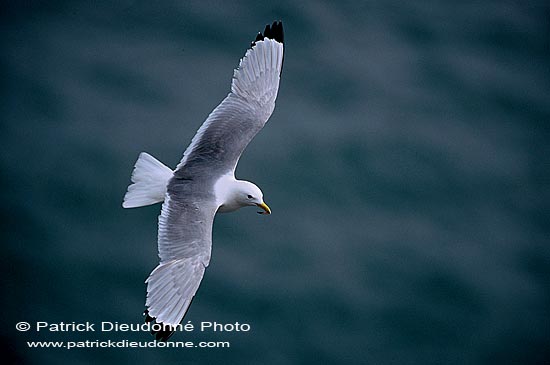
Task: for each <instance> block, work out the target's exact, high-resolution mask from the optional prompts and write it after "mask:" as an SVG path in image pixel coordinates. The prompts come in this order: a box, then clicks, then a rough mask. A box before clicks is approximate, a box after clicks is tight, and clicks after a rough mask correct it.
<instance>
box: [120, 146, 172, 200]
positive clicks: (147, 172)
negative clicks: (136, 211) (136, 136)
mask: <svg viewBox="0 0 550 365" xmlns="http://www.w3.org/2000/svg"><path fill="white" fill-rule="evenodd" d="M173 175H174V172H173V171H172V170H171V169H170V168H169V167H168V166H166V165H164V164H163V163H162V162H160V161H159V160H157V159H156V158H154V157H153V156H151V155H150V154H148V153H145V152H142V153H140V154H139V157H138V159H137V161H136V164H135V166H134V171H133V172H132V183H133V184H131V185H130V186H128V191H127V192H126V195H124V201H123V202H122V206H123V207H124V208H137V207H143V206H145V205H151V204H155V203H160V202H162V201H164V195H165V194H166V185H168V180H170V178H171V177H172V176H173Z"/></svg>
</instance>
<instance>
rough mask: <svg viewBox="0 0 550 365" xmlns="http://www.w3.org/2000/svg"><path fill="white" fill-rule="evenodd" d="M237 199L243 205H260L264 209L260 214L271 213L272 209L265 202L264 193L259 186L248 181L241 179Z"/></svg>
mask: <svg viewBox="0 0 550 365" xmlns="http://www.w3.org/2000/svg"><path fill="white" fill-rule="evenodd" d="M239 183H240V184H239V189H238V196H237V199H238V201H239V204H240V205H242V206H258V207H260V208H262V209H263V211H262V212H258V213H259V214H271V209H269V207H268V206H267V204H266V203H265V202H264V194H263V193H262V191H261V190H260V188H259V187H257V186H256V185H254V184H253V183H251V182H248V181H239Z"/></svg>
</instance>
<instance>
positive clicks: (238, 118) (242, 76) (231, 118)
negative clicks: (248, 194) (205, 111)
mask: <svg viewBox="0 0 550 365" xmlns="http://www.w3.org/2000/svg"><path fill="white" fill-rule="evenodd" d="M282 63H283V44H282V43H279V42H277V41H274V40H272V39H267V38H266V39H264V40H262V41H258V42H256V44H255V45H254V46H253V47H252V48H251V49H249V50H248V51H247V52H246V54H245V56H244V57H243V58H242V59H241V62H240V64H239V67H238V68H237V69H236V70H235V72H234V73H233V81H232V83H231V92H230V93H229V95H228V96H227V97H226V98H225V99H224V100H223V101H222V102H221V104H220V105H218V106H217V107H216V108H215V109H214V111H212V113H210V115H209V116H208V118H207V119H206V121H205V122H204V123H203V124H202V126H201V127H200V128H199V130H198V132H197V134H196V135H195V137H193V140H192V141H191V144H190V145H189V147H187V149H186V150H185V152H184V154H183V158H182V159H181V161H180V163H179V164H178V166H177V168H176V175H178V173H179V174H182V172H181V171H182V170H184V167H185V170H187V171H188V174H190V173H191V172H190V171H189V170H190V169H193V168H194V166H196V165H197V164H198V165H199V166H201V165H202V166H204V165H205V164H207V165H209V166H211V168H212V165H216V167H217V168H214V170H212V169H208V173H216V172H217V173H226V172H229V171H232V170H234V169H235V166H236V165H237V162H238V159H239V157H240V156H241V154H242V152H243V151H244V149H245V148H246V146H247V145H248V143H250V141H251V140H252V138H253V137H254V136H255V135H256V133H258V131H260V129H262V128H263V126H264V125H265V123H266V122H267V120H268V119H269V117H270V116H271V113H273V109H274V108H275V99H276V98H277V92H278V90H279V78H280V73H281V67H282ZM196 173H200V171H196V169H195V171H194V172H193V174H196ZM183 174H186V173H185V172H183ZM194 176H196V175H194Z"/></svg>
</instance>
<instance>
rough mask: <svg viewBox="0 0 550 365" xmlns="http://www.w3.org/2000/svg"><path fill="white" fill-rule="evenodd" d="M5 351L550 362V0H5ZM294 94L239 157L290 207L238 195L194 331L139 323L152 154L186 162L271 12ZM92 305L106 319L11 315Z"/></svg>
mask: <svg viewBox="0 0 550 365" xmlns="http://www.w3.org/2000/svg"><path fill="white" fill-rule="evenodd" d="M1 8H2V11H1V18H2V21H1V22H0V28H1V29H2V38H1V41H0V44H1V50H2V53H1V58H0V60H1V66H2V67H1V72H2V95H1V96H2V99H1V101H0V105H1V115H2V118H1V122H0V151H1V155H0V187H1V190H0V196H1V199H2V208H1V211H0V212H1V218H2V219H1V220H0V225H1V227H2V242H3V244H2V249H3V252H2V255H1V264H2V281H1V282H2V286H1V291H2V297H3V300H2V316H1V319H0V321H1V325H2V326H1V328H2V332H1V334H2V342H1V346H2V356H3V358H4V359H5V360H6V361H3V362H4V363H17V364H23V363H32V364H65V363H66V364H89V363H106V364H107V363H113V364H114V363H117V364H124V363H136V364H162V363H175V362H178V363H184V364H187V363H189V364H202V363H207V364H213V363H225V364H228V363H242V364H248V363H256V364H294V363H300V364H306V363H311V364H324V363H327V364H328V363H345V364H353V363H372V364H503V363H517V364H543V363H548V361H549V360H550V330H549V329H550V246H549V245H550V239H549V234H550V225H549V222H550V219H549V218H550V214H549V204H548V203H549V200H550V190H549V187H550V163H549V157H548V156H550V143H549V140H550V127H549V122H550V68H549V65H550V57H549V49H550V22H549V19H550V6H549V5H548V3H547V2H546V1H522V2H520V1H483V2H482V1H466V2H455V1H427V2H412V3H407V2H402V1H362V2H360V1H341V2H328V1H326V2H321V1H300V2H296V1H284V0H283V1H278V2H262V1H237V2H229V1H227V2H221V1H220V2H209V1H200V2H198V1H197V2H195V1H191V2H189V1H168V2H145V1H143V2H141V1H119V2H109V1H99V2H88V1H82V2H78V1H64V2H39V1H26V2H17V1H6V2H3V3H2V5H1ZM276 19H281V20H282V21H283V23H284V27H285V31H286V54H285V65H284V72H283V75H282V83H281V88H280V91H279V97H278V100H277V107H276V110H275V113H274V114H273V116H272V117H271V119H270V121H269V123H268V124H267V126H266V128H265V129H264V130H263V131H262V132H261V133H260V134H259V135H258V136H257V137H256V138H255V139H254V141H253V142H252V144H251V145H250V146H249V148H248V149H247V150H246V152H245V154H244V155H243V157H242V159H241V161H240V164H239V168H238V170H237V175H238V177H240V178H243V179H247V180H252V181H254V182H256V183H257V184H258V185H259V186H260V187H261V188H262V190H263V191H264V194H265V199H266V201H267V202H268V203H269V205H270V206H271V208H272V210H273V214H272V215H271V216H268V217H265V216H258V215H257V214H256V213H255V211H254V209H251V208H250V209H242V210H241V211H239V212H237V213H233V214H226V215H222V216H219V217H217V218H216V222H215V225H214V247H213V253H212V260H211V263H210V267H209V268H208V270H207V271H206V274H205V277H204V280H203V282H202V285H201V287H200V290H199V292H198V294H197V296H196V297H195V300H194V301H193V304H192V306H191V308H190V310H189V312H188V314H187V316H186V318H185V321H186V322H187V321H191V323H193V324H195V325H198V324H200V323H201V322H203V321H210V322H214V321H216V322H218V323H235V322H239V323H247V324H249V325H250V327H251V330H250V331H249V332H210V331H205V332H200V331H198V330H195V331H193V332H188V333H186V332H181V333H177V334H175V335H174V336H173V337H172V339H171V340H172V341H194V342H195V343H198V342H199V341H227V342H230V346H231V347H230V348H218V349H200V348H190V349H186V348H178V349H173V348H172V349H169V348H148V349H130V348H75V349H71V350H68V349H30V348H28V347H27V341H81V342H83V341H89V342H93V341H108V340H112V341H121V340H129V341H143V342H145V341H150V340H151V337H150V335H149V334H148V333H146V332H121V331H118V332H114V331H112V332H101V331H100V328H97V327H98V326H99V325H100V323H101V322H102V321H107V322H113V323H114V322H118V323H122V324H138V323H141V321H142V316H141V313H142V311H143V309H144V300H145V299H144V298H145V285H144V283H143V282H144V280H145V278H146V277H147V276H148V274H149V272H150V271H151V270H152V269H153V268H154V267H155V266H156V265H157V262H158V258H157V248H156V225H157V216H158V214H159V206H158V205H157V206H152V207H147V208H141V209H134V210H124V209H122V208H121V201H122V197H123V195H124V193H125V191H126V187H127V185H128V183H129V178H130V174H131V171H132V167H133V164H134V162H135V159H136V158H137V156H138V154H139V152H141V151H147V152H149V153H151V154H152V155H154V156H155V157H157V158H159V159H160V160H161V161H163V162H165V163H166V164H168V165H169V166H172V167H174V166H175V165H176V164H177V162H178V161H179V159H180V158H181V154H182V152H183V150H184V149H185V147H186V146H187V144H188V143H189V141H190V140H191V138H192V136H193V135H194V133H195V131H196V130H197V129H198V127H199V126H200V125H201V123H202V121H203V120H204V119H205V117H206V116H207V115H208V113H209V112H210V111H211V110H212V109H213V108H214V107H215V106H216V105H217V104H218V103H219V102H220V101H221V100H222V99H223V98H224V97H225V95H226V94H227V92H228V91H229V85H230V81H231V76H232V70H233V68H235V67H236V66H237V64H238V61H239V59H240V58H241V57H242V56H243V54H244V52H245V50H246V48H247V46H248V45H249V42H250V41H251V40H252V39H253V38H254V36H255V34H256V33H257V32H258V31H259V30H261V29H262V28H263V26H264V25H265V24H266V23H270V22H272V21H273V20H276ZM20 321H26V322H29V323H31V324H32V325H33V326H34V325H35V323H36V322H37V321H44V322H49V323H59V322H64V323H72V322H75V323H85V322H90V323H95V324H96V332H75V331H69V332H48V331H45V330H41V331H36V329H35V328H31V330H29V331H28V332H17V331H16V329H15V324H16V323H18V322H20Z"/></svg>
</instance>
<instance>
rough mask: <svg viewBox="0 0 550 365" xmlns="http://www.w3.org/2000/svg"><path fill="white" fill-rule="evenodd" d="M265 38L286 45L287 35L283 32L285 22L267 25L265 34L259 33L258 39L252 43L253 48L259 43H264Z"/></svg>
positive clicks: (278, 21) (277, 21)
mask: <svg viewBox="0 0 550 365" xmlns="http://www.w3.org/2000/svg"><path fill="white" fill-rule="evenodd" d="M264 38H268V39H273V40H275V41H277V42H280V43H283V44H284V43H285V34H284V31H283V22H282V21H280V20H276V21H274V22H273V24H271V25H269V24H267V25H266V26H265V29H264V32H263V33H258V35H257V36H256V39H255V40H254V42H252V46H254V45H255V44H256V42H258V41H263V40H264Z"/></svg>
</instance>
